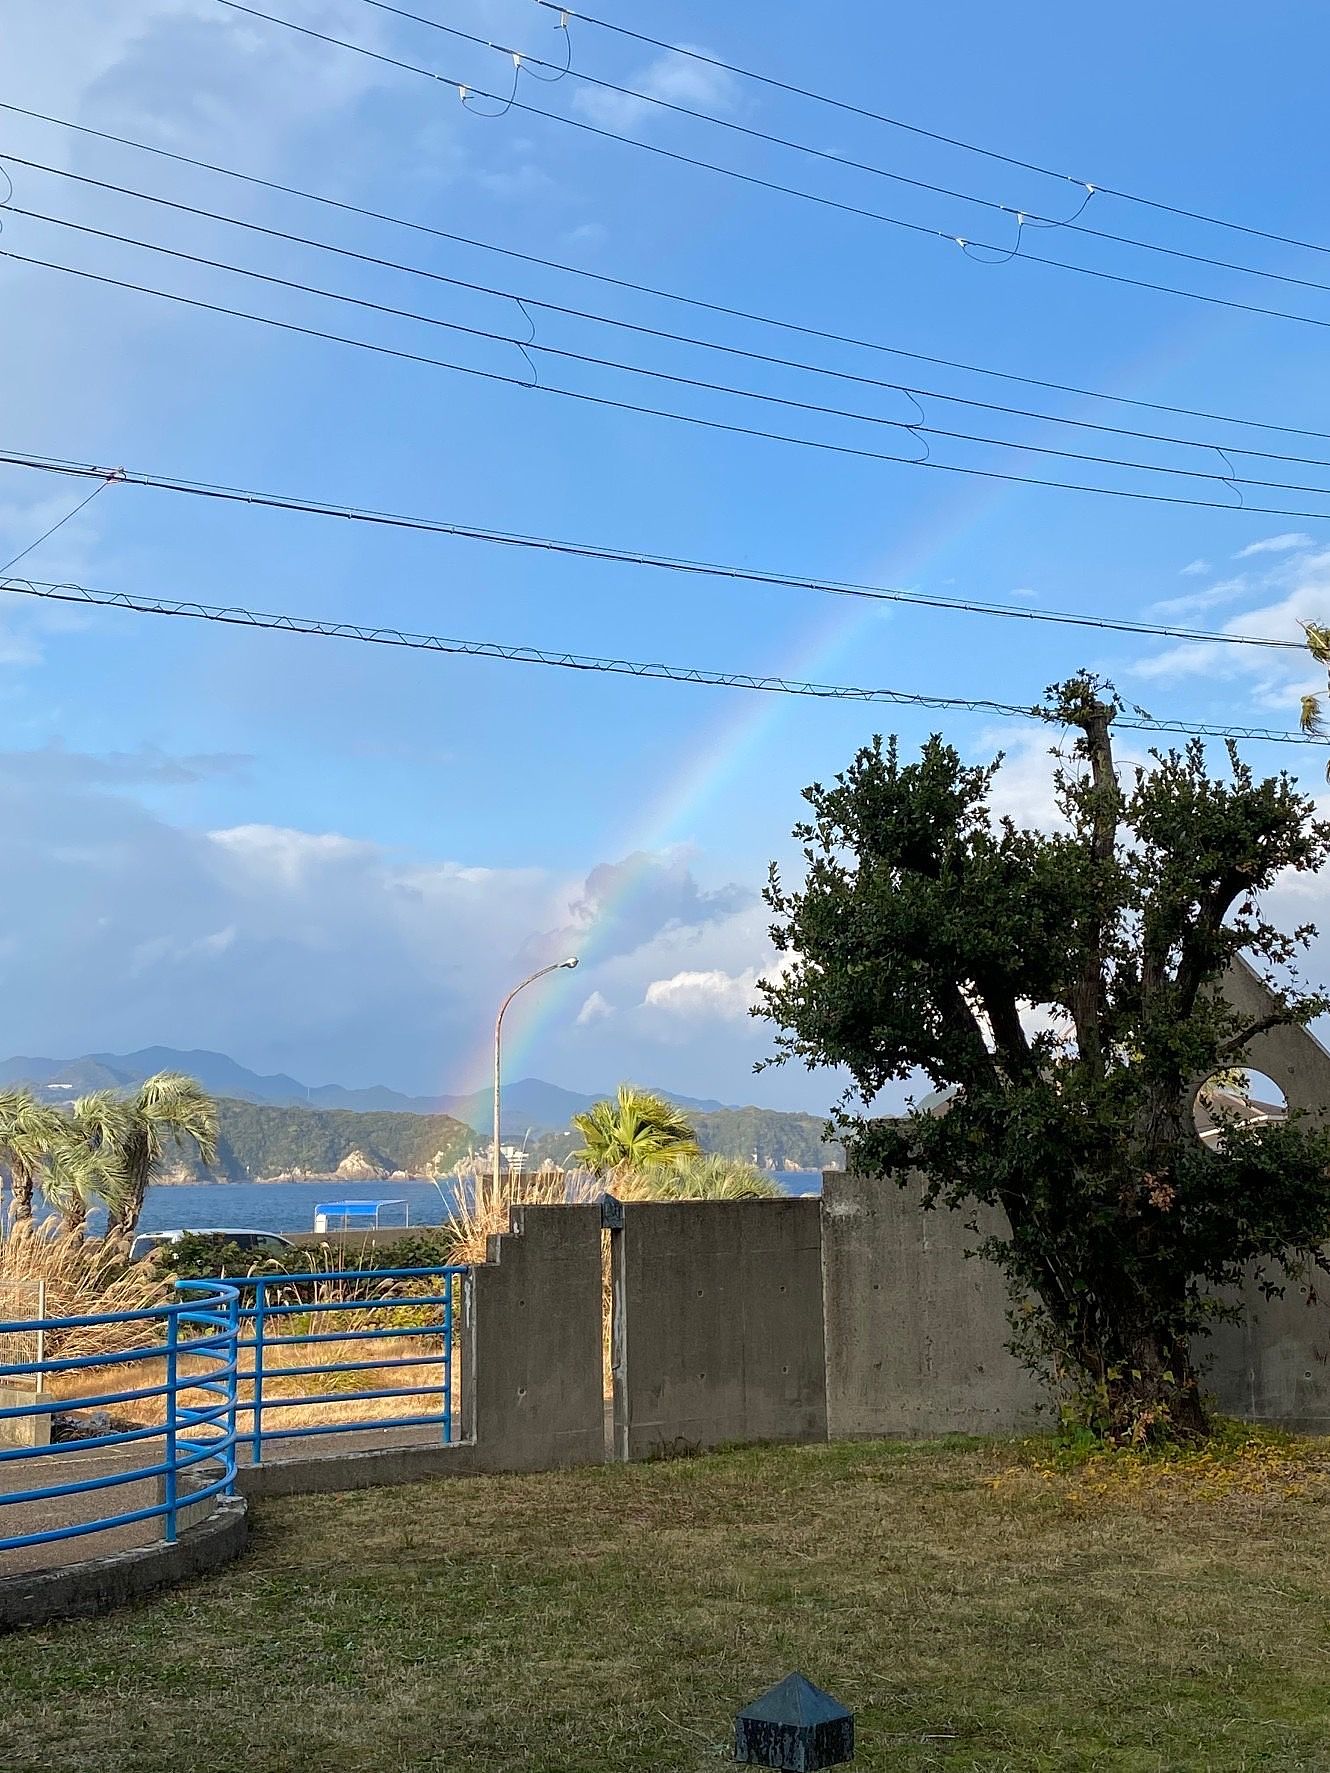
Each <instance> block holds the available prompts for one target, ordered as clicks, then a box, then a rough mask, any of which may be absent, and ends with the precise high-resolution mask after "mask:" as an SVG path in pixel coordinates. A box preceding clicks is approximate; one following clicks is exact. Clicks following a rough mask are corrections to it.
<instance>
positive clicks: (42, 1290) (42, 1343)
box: [34, 1280, 46, 1397]
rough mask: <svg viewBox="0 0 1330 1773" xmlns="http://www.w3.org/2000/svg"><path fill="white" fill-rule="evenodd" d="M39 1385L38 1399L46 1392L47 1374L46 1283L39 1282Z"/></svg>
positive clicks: (37, 1387)
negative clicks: (45, 1367)
mask: <svg viewBox="0 0 1330 1773" xmlns="http://www.w3.org/2000/svg"><path fill="white" fill-rule="evenodd" d="M37 1323H38V1330H37V1384H36V1386H35V1387H34V1389H35V1391H36V1394H37V1396H38V1397H40V1396H41V1395H42V1393H43V1392H44V1391H45V1390H46V1373H45V1371H44V1368H43V1362H44V1361H45V1359H46V1282H45V1281H44V1280H39V1281H38V1282H37Z"/></svg>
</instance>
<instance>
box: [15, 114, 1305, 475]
mask: <svg viewBox="0 0 1330 1773" xmlns="http://www.w3.org/2000/svg"><path fill="white" fill-rule="evenodd" d="M6 165H8V166H22V167H26V168H28V169H29V170H30V171H35V172H42V173H48V174H50V175H51V176H52V177H54V178H59V179H65V180H67V181H73V182H74V183H76V184H80V185H84V186H87V187H89V188H91V189H95V190H99V191H111V192H114V193H115V194H116V195H118V196H121V197H132V198H134V199H135V200H136V201H138V202H141V203H150V204H153V205H154V206H156V207H157V208H161V209H169V210H174V211H175V212H176V213H177V214H181V215H188V216H191V217H194V218H195V219H199V220H204V221H212V222H220V223H222V224H223V225H224V226H227V227H232V228H240V229H243V230H244V231H245V232H246V233H249V234H257V235H259V236H261V237H263V238H265V239H269V240H280V241H282V242H283V243H284V244H286V245H290V246H306V247H310V248H312V249H313V250H315V251H318V252H326V253H332V254H334V255H335V256H336V257H338V258H343V259H349V260H351V261H353V262H354V263H356V264H362V265H372V266H374V267H375V268H376V269H378V270H388V271H400V272H401V273H402V274H403V275H405V276H409V277H421V278H424V279H425V280H426V281H428V282H430V283H439V284H443V285H445V286H446V287H448V288H451V289H463V290H467V291H469V292H470V293H472V294H475V295H486V296H492V297H494V298H495V299H496V300H499V301H505V302H515V303H516V304H517V305H518V306H519V307H524V308H538V309H540V310H541V311H543V312H545V313H549V314H560V315H563V316H565V317H566V318H569V319H574V320H585V321H588V322H590V323H591V324H593V325H596V326H609V327H613V328H615V330H617V331H621V332H631V333H636V334H638V335H639V336H641V337H644V338H650V339H663V340H666V341H668V342H669V343H671V344H676V345H689V346H694V347H696V348H698V349H700V350H704V351H716V352H719V353H721V354H722V355H724V356H727V357H738V358H741V359H743V360H744V361H745V362H749V363H764V364H768V365H770V366H772V367H773V368H777V369H793V370H798V371H800V372H801V373H805V374H808V375H816V376H828V377H831V378H832V379H834V380H836V381H842V382H850V383H853V384H854V385H856V386H859V387H867V388H876V389H880V390H882V391H885V392H887V393H892V394H904V395H907V396H908V397H909V398H910V399H912V400H914V401H916V402H917V401H919V400H937V401H942V402H944V403H946V404H947V405H950V406H965V407H971V408H974V409H976V410H978V411H980V412H994V413H1002V414H1004V415H1006V416H1008V417H1011V418H1020V419H1036V420H1039V421H1040V422H1041V423H1044V424H1050V425H1062V426H1065V427H1070V428H1073V429H1075V430H1078V431H1098V432H1102V433H1104V434H1106V435H1108V436H1112V437H1130V438H1134V439H1137V440H1140V441H1144V442H1148V443H1167V444H1172V445H1175V446H1177V447H1179V448H1183V449H1199V450H1226V451H1227V452H1229V453H1230V454H1232V455H1240V456H1247V457H1250V458H1253V459H1259V460H1262V461H1270V462H1291V463H1297V464H1300V465H1302V466H1304V467H1313V468H1327V469H1330V459H1327V458H1326V457H1324V456H1301V455H1293V454H1289V453H1287V452H1284V451H1276V450H1264V449H1251V448H1244V447H1242V446H1241V445H1238V444H1234V443H1229V442H1225V443H1223V444H1222V445H1221V444H1220V443H1219V442H1218V441H1217V440H1216V439H1214V438H1195V437H1178V436H1176V435H1174V434H1172V433H1169V432H1161V431H1144V430H1141V429H1140V428H1139V427H1132V426H1127V425H1107V424H1103V423H1102V422H1100V421H1098V420H1094V419H1075V418H1069V417H1067V416H1065V415H1063V414H1060V413H1050V412H1039V411H1035V410H1033V409H1031V408H1029V407H1019V406H1012V405H1010V404H1009V403H1005V402H1002V401H994V400H978V399H975V398H974V397H973V396H969V395H963V394H947V393H944V392H942V390H940V389H937V388H926V387H922V386H920V385H919V384H917V383H909V382H893V381H888V380H887V379H886V378H885V377H881V376H866V375H859V374H856V373H855V372H853V371H851V370H842V369H835V368H833V367H831V366H829V365H827V364H820V363H808V362H804V361H802V360H800V359H799V358H793V357H782V356H779V355H778V354H776V353H774V352H768V351H755V350H752V349H749V348H747V347H744V346H741V345H728V344H725V343H724V342H723V341H721V340H719V339H711V338H706V337H701V336H698V335H697V334H694V333H680V332H673V331H671V330H669V329H668V328H666V327H658V326H646V325H644V324H642V323H641V322H639V321H633V320H624V319H621V318H620V317H619V316H618V315H614V314H602V313H597V312H596V311H594V310H592V309H587V308H574V307H571V306H569V305H568V304H567V303H563V302H550V301H545V300H543V299H542V298H540V297H539V296H534V295H531V294H530V293H529V292H528V291H525V290H512V289H503V288H501V287H499V286H497V285H494V284H487V283H476V282H474V281H473V280H470V279H467V278H464V277H453V276H449V275H448V274H446V273H445V272H442V271H435V270H431V269H429V268H428V267H427V266H424V265H412V264H406V263H404V262H403V261H402V260H400V259H390V258H385V257H384V256H383V255H382V254H379V253H366V252H357V251H355V250H354V249H353V248H351V247H348V246H339V245H337V244H336V243H335V242H333V241H329V240H321V239H318V238H316V237H314V236H312V235H308V234H297V233H295V232H293V231H292V230H290V229H287V228H274V227H269V226H266V225H265V224H264V223H262V222H252V221H248V220H246V219H245V218H244V217H242V216H235V215H231V214H229V213H228V212H227V211H225V210H215V209H206V208H204V207H202V206H201V205H199V204H196V203H185V202H182V201H181V200H179V199H177V198H174V197H163V196H161V195H160V194H158V193H156V192H152V191H141V190H139V189H137V188H136V187H135V186H133V185H122V184H117V183H116V182H115V181H113V180H110V179H98V178H93V177H92V176H91V175H90V174H88V173H79V172H70V171H68V170H67V169H65V168H63V167H58V166H50V165H47V164H46V163H45V162H43V161H40V160H29V159H26V158H25V157H24V156H23V155H21V154H13V153H10V152H9V151H8V150H7V149H4V148H2V147H0V170H3V167H4V166H6ZM0 209H4V210H6V211H7V212H8V213H9V214H11V215H19V216H27V217H31V218H33V219H34V220H37V221H42V222H47V223H50V224H51V225H53V226H55V227H63V228H74V229H77V230H79V231H81V232H92V233H96V232H99V230H96V229H90V228H88V227H87V226H86V224H83V223H80V222H74V221H70V220H67V219H65V218H62V217H60V216H52V215H47V214H45V213H44V212H43V211H41V210H33V209H24V208H20V207H19V206H18V205H16V204H14V203H13V202H12V201H11V202H9V203H7V204H5V205H0ZM105 237H106V238H109V239H114V240H117V241H120V242H122V243H127V244H129V245H134V246H140V247H143V248H144V249H145V250H147V251H151V252H164V253H171V252H172V249H171V248H169V247H166V246H162V245H157V244H155V243H153V242H149V241H142V240H135V239H132V238H131V237H130V236H129V235H125V234H119V233H114V232H109V233H107V234H106V235H105ZM172 256H181V255H177V254H173V255H172ZM184 256H188V255H184ZM199 262H202V263H206V264H210V265H220V266H221V268H223V269H227V270H232V271H236V272H238V273H239V274H241V275H244V276H249V275H251V273H250V272H248V271H245V270H244V269H243V267H240V266H235V265H231V264H223V263H222V261H219V260H212V259H207V260H203V261H199ZM255 274H257V273H255ZM302 287H303V286H302ZM318 293H320V294H324V295H328V294H330V292H328V291H319V292H318ZM332 299H334V300H342V299H343V298H342V297H340V296H333V297H332ZM345 299H353V298H345ZM391 312H394V313H399V314H401V313H404V312H405V311H404V310H400V309H393V310H391ZM407 317H408V318H415V319H424V320H426V322H427V323H428V324H437V325H441V326H445V327H446V326H449V325H450V324H451V323H450V322H448V321H446V320H434V319H432V318H431V317H429V316H418V315H408V316H407ZM484 336H486V337H494V338H498V337H502V336H503V335H500V334H490V333H486V334H485V335H484ZM511 342H512V343H514V344H517V345H519V348H523V349H524V348H525V347H526V346H528V345H534V344H535V339H534V335H533V336H532V337H531V338H528V339H524V340H520V341H519V340H516V339H514V340H512V341H511ZM536 348H537V349H539V348H540V347H539V346H537V347H536ZM596 361H600V360H596ZM617 367H628V366H622V365H620V366H617ZM846 416H848V417H861V416H864V415H859V414H848V415H846ZM872 422H882V423H888V424H890V423H892V422H893V421H891V420H880V421H879V420H878V419H877V417H876V415H872ZM900 424H901V428H902V429H906V430H911V431H919V430H921V429H927V427H926V426H925V425H924V421H923V415H922V413H920V415H919V418H918V420H917V422H915V423H907V422H906V421H904V420H902V421H900ZM937 434H938V433H934V435H937ZM945 435H953V433H945ZM975 441H981V442H999V443H1001V442H1002V441H1003V440H1002V439H989V438H983V439H976V440H975ZM1092 459H1095V460H1100V459H1104V458H1098V457H1096V458H1092ZM1204 478H1207V479H1225V480H1231V479H1232V478H1233V477H1232V475H1207V476H1205V477H1204Z"/></svg>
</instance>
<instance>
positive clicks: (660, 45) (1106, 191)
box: [536, 0, 1330, 253]
mask: <svg viewBox="0 0 1330 1773" xmlns="http://www.w3.org/2000/svg"><path fill="white" fill-rule="evenodd" d="M536 5H537V6H540V7H544V8H545V9H546V10H547V11H552V12H560V13H562V14H564V16H565V17H567V18H575V19H577V20H578V21H579V23H581V24H586V25H595V26H596V27H597V28H598V29H600V30H602V31H612V32H613V33H614V34H615V35H616V36H619V37H629V38H632V39H633V40H634V41H635V42H637V43H644V44H649V45H650V46H651V47H652V48H653V49H662V50H666V51H668V52H669V53H670V54H671V55H679V56H686V57H687V58H688V60H689V61H694V62H701V63H704V64H705V65H706V66H707V67H711V68H720V69H723V70H724V72H725V73H727V74H734V75H737V76H739V77H740V78H741V79H744V80H754V81H757V82H759V83H760V84H761V85H763V86H770V87H773V88H774V89H775V90H776V91H778V92H786V93H790V94H792V95H794V96H796V97H798V98H806V99H813V100H814V101H815V102H816V103H818V104H821V105H830V106H831V107H832V108H833V109H834V110H837V111H843V112H846V113H848V114H849V115H850V116H853V117H863V118H866V119H867V120H868V121H870V122H872V123H883V124H886V125H887V126H888V127H889V128H891V129H899V130H903V131H904V132H905V133H906V134H908V135H914V136H920V137H923V138H924V139H925V140H927V141H931V142H940V143H942V144H943V145H945V146H946V147H949V148H960V149H962V150H964V152H965V153H967V154H978V155H981V156H982V157H983V158H984V159H986V160H995V161H998V162H999V163H1000V164H1002V165H1004V166H1015V167H1019V168H1020V169H1021V170H1022V171H1024V172H1036V173H1039V174H1041V175H1042V176H1043V177H1044V178H1050V179H1057V180H1058V181H1060V182H1061V183H1064V184H1067V185H1071V186H1074V187H1076V188H1078V189H1081V190H1083V189H1084V188H1085V186H1086V184H1087V183H1090V184H1092V185H1093V188H1094V190H1095V191H1096V192H1098V193H1100V194H1101V195H1103V196H1105V197H1116V198H1117V199H1118V200H1119V201H1120V202H1122V203H1136V204H1140V205H1141V207H1142V208H1145V209H1154V210H1158V211H1160V212H1161V213H1162V214H1164V215H1174V216H1179V217H1182V218H1183V219H1185V220H1187V221H1191V222H1205V223H1207V224H1208V225H1209V226H1211V227H1214V228H1227V229H1229V230H1230V231H1232V232H1233V233H1235V234H1247V235H1250V236H1252V237H1253V238H1254V239H1257V240H1272V241H1274V242H1275V243H1276V244H1277V245H1280V246H1298V247H1302V248H1304V249H1305V250H1306V251H1307V252H1322V253H1330V246H1325V245H1322V244H1320V243H1319V242H1317V241H1314V240H1300V239H1298V238H1297V237H1296V236H1294V235H1290V234H1280V233H1277V232H1275V231H1273V230H1271V229H1269V228H1257V227H1254V226H1252V225H1251V224H1250V223H1247V222H1235V221H1230V220H1228V219H1226V218H1225V217H1223V216H1217V215H1207V214H1206V213H1205V212H1204V211H1203V210H1198V209H1187V208H1185V207H1184V206H1182V205H1181V204H1176V203H1165V202H1163V201H1162V200H1161V199H1159V198H1157V197H1144V196H1142V195H1141V194H1140V193H1139V192H1135V191H1126V190H1123V189H1121V188H1120V187H1119V186H1115V185H1106V184H1104V183H1103V182H1102V180H1086V179H1083V178H1079V177H1076V176H1074V175H1073V174H1071V173H1066V172H1061V171H1059V170H1058V169H1057V168H1055V167H1051V166H1041V165H1040V164H1039V163H1038V162H1037V161H1034V160H1022V159H1020V158H1019V157H1018V156H1016V155H1014V154H1004V153H1001V152H1000V151H999V150H998V149H996V148H986V147H981V146H980V145H979V144H978V143H977V142H967V141H965V140H963V139H962V138H961V137H959V136H954V135H945V134H943V133H942V132H941V131H940V130H936V129H925V128H923V127H922V125H920V124H918V123H906V122H905V121H904V120H903V119H902V118H900V117H889V116H886V115H885V114H884V113H883V112H881V111H873V110H869V109H868V108H867V107H866V106H864V105H856V104H852V103H850V102H849V101H848V100H846V99H839V98H833V97H832V96H831V94H830V93H825V92H815V91H814V90H813V89H812V88H810V87H807V86H799V85H796V84H795V83H794V82H793V81H789V80H778V79H776V78H775V77H774V76H773V75H771V74H762V73H759V72H758V71H757V70H756V69H755V68H746V67H742V66H740V65H738V64H737V63H735V62H727V61H722V60H721V59H720V57H719V56H714V55H707V54H706V53H705V52H704V51H702V50H700V49H691V48H685V47H684V46H683V45H682V44H678V43H667V42H666V41H665V40H664V39H663V38H661V37H651V36H648V35H647V33H646V32H644V31H634V30H631V29H630V28H629V27H628V26H627V25H618V24H613V23H611V21H610V20H608V19H603V18H597V17H596V16H595V15H594V14H593V13H589V12H578V11H576V10H574V8H572V7H570V6H562V5H560V4H558V3H557V0H536Z"/></svg>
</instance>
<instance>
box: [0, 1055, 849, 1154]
mask: <svg viewBox="0 0 1330 1773" xmlns="http://www.w3.org/2000/svg"><path fill="white" fill-rule="evenodd" d="M156 1071H184V1072H188V1074H189V1075H190V1076H191V1077H196V1078H197V1079H198V1080H199V1082H200V1083H201V1084H202V1085H203V1087H204V1089H205V1090H207V1091H208V1092H209V1093H210V1094H211V1095H214V1096H216V1097H218V1098H219V1100H220V1101H221V1105H222V1154H221V1162H220V1163H219V1165H218V1171H219V1173H220V1174H222V1175H224V1176H227V1177H231V1178H233V1179H235V1180H237V1181H240V1180H244V1179H245V1178H247V1177H255V1176H273V1175H279V1174H285V1173H288V1172H290V1171H292V1170H301V1171H304V1172H306V1173H309V1174H314V1175H327V1174H332V1173H333V1172H335V1171H336V1170H337V1169H338V1167H339V1165H341V1164H343V1163H344V1162H346V1161H347V1160H348V1159H349V1158H350V1157H352V1156H353V1155H358V1156H360V1157H362V1158H363V1159H364V1160H365V1163H364V1165H363V1166H362V1167H365V1168H367V1169H368V1171H370V1172H373V1171H376V1170H377V1171H382V1172H383V1173H385V1174H391V1173H392V1172H393V1171H395V1170H396V1171H402V1170H405V1171H408V1172H410V1173H411V1174H413V1175H424V1174H426V1173H427V1170H428V1167H429V1166H430V1165H431V1164H433V1163H434V1161H435V1160H436V1159H437V1158H439V1157H440V1156H442V1157H443V1158H444V1159H445V1160H446V1161H445V1162H444V1164H443V1166H442V1167H444V1168H446V1167H448V1166H449V1165H451V1164H452V1163H453V1162H454V1161H455V1160H456V1158H457V1157H459V1156H461V1155H463V1154H464V1153H465V1152H466V1151H467V1150H469V1149H470V1147H471V1146H472V1144H473V1143H475V1144H485V1145H488V1143H489V1128H490V1112H491V1109H490V1093H489V1091H488V1090H476V1091H473V1092H472V1093H471V1094H470V1095H466V1096H407V1095H404V1094H403V1093H402V1092H401V1091H400V1090H392V1089H388V1088H387V1087H386V1086H385V1085H383V1084H377V1085H372V1086H370V1087H369V1088H367V1089H362V1090H352V1089H344V1088H343V1087H342V1085H341V1084H319V1085H315V1086H314V1087H312V1088H311V1087H310V1086H309V1085H307V1084H303V1083H301V1082H300V1080H299V1079H298V1078H295V1077H288V1076H287V1075H286V1074H285V1073H284V1072H277V1073H274V1074H273V1075H270V1076H263V1075H261V1074H260V1073H259V1072H257V1071H250V1070H248V1069H247V1068H246V1067H245V1066H243V1065H238V1064H237V1063H236V1061H235V1060H234V1059H231V1058H228V1057H227V1055H226V1054H225V1053H212V1052H208V1051H206V1050H204V1049H194V1050H191V1051H188V1052H184V1051H181V1050H180V1049H179V1048H177V1047H143V1048H141V1049H140V1050H139V1051H138V1052H136V1053H85V1054H84V1056H83V1057H82V1058H81V1059H34V1058H14V1059H4V1060H0V1086H2V1085H5V1084H14V1083H24V1084H28V1085H30V1086H31V1087H32V1088H33V1089H34V1090H36V1091H37V1092H38V1093H39V1094H41V1095H43V1096H45V1097H46V1099H47V1100H48V1101H51V1102H68V1101H70V1100H71V1099H72V1098H73V1097H74V1096H78V1095H82V1094H84V1093H85V1092H86V1091H88V1090H102V1089H132V1088H134V1087H135V1086H136V1085H137V1084H140V1083H142V1081H143V1079H144V1078H145V1077H151V1076H152V1074H153V1073H154V1072H156ZM661 1093H662V1094H663V1095H668V1096H669V1099H670V1100H671V1101H672V1102H677V1103H678V1104H679V1106H680V1107H681V1108H685V1109H687V1110H688V1112H689V1114H690V1116H691V1117H692V1119H693V1121H694V1124H695V1125H696V1127H697V1132H698V1138H699V1140H700V1142H701V1144H702V1148H703V1150H705V1151H716V1152H722V1153H724V1155H726V1156H727V1157H739V1158H743V1159H745V1160H746V1161H748V1162H753V1161H756V1162H757V1163H759V1164H764V1165H767V1166H769V1167H771V1168H772V1169H777V1170H779V1169H785V1168H792V1169H808V1170H813V1169H821V1168H823V1167H825V1166H827V1165H830V1164H840V1163H843V1161H844V1158H843V1155H842V1153H841V1151H840V1148H839V1146H832V1145H827V1144H826V1143H825V1142H824V1140H823V1126H824V1123H823V1121H822V1119H821V1117H820V1116H817V1115H812V1114H786V1113H781V1112H779V1111H778V1110H776V1109H771V1108H728V1107H726V1106H725V1104H724V1103H722V1102H714V1101H708V1100H703V1099H700V1098H698V1097H696V1096H679V1095H675V1094H673V1093H672V1092H670V1091H662V1092H661ZM612 1094H613V1091H612V1090H602V1091H601V1092H600V1096H595V1095H582V1094H580V1093H579V1092H578V1091H576V1090H565V1089H562V1088H560V1086H559V1085H558V1084H551V1083H543V1082H542V1081H541V1079H540V1078H538V1077H527V1078H523V1079H522V1080H521V1081H520V1082H518V1083H510V1084H505V1085H504V1090H503V1136H504V1139H505V1140H506V1141H507V1142H509V1143H512V1144H520V1145H523V1146H524V1147H525V1148H526V1151H527V1153H528V1157H529V1159H530V1161H531V1162H532V1163H539V1162H540V1161H541V1160H542V1159H544V1158H546V1157H553V1158H555V1159H557V1160H559V1161H562V1160H563V1159H565V1158H566V1157H567V1155H568V1153H569V1152H570V1151H572V1150H573V1149H574V1147H575V1146H576V1145H577V1143H578V1139H577V1135H576V1134H575V1133H573V1132H572V1131H571V1130H570V1123H571V1121H572V1118H573V1116H574V1115H575V1114H581V1113H583V1112H584V1111H585V1110H586V1109H588V1108H590V1107H591V1105H592V1103H593V1102H597V1101H599V1100H600V1099H601V1098H602V1097H604V1096H607V1095H612ZM247 1109H248V1110H254V1111H256V1112H246V1110H247ZM258 1110H263V1111H264V1112H262V1113H259V1112H257V1111H258ZM279 1111H285V1112H279ZM353 1167H354V1166H353Z"/></svg>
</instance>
